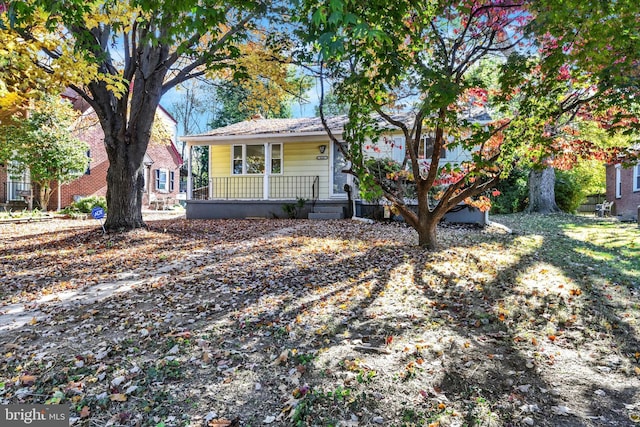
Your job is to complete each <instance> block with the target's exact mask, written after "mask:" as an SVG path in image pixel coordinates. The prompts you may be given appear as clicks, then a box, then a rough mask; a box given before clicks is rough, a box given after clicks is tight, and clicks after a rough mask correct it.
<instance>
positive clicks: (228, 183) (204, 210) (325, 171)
mask: <svg viewBox="0 0 640 427" xmlns="http://www.w3.org/2000/svg"><path fill="white" fill-rule="evenodd" d="M345 121H346V118H345V117H337V118H331V119H329V125H330V127H331V128H332V129H334V130H335V131H336V133H337V134H338V135H340V134H341V133H342V127H343V125H344V123H345ZM181 139H182V140H183V141H184V142H185V143H186V144H187V153H189V154H188V156H187V158H188V167H189V173H188V177H189V178H190V177H191V176H192V174H191V169H190V168H191V152H192V150H191V147H193V146H198V145H200V146H202V145H206V146H209V182H208V185H207V186H206V188H204V189H203V190H200V191H198V190H197V189H194V188H193V183H192V182H190V180H188V182H187V217H188V218H247V217H267V218H272V217H284V216H287V212H285V210H284V209H283V206H284V205H287V204H289V205H291V204H296V203H297V202H298V201H299V200H300V201H301V202H302V200H304V201H305V207H304V209H301V212H300V213H301V214H302V215H304V216H309V217H311V218H313V217H336V218H339V217H344V216H345V215H346V214H347V212H348V211H347V210H348V208H349V197H350V195H349V194H348V191H347V190H349V188H353V181H352V179H353V178H352V176H351V175H349V174H347V173H345V172H344V170H345V168H346V167H347V164H346V162H345V160H344V156H343V155H342V153H340V151H339V150H338V149H337V147H336V146H334V145H333V144H331V142H330V140H329V138H328V136H327V133H326V132H325V130H324V128H323V126H322V123H321V121H320V118H297V119H263V118H259V119H252V120H248V121H244V122H240V123H236V124H233V125H229V126H226V127H223V128H218V129H215V130H212V131H210V132H208V133H206V134H202V135H190V136H184V137H182V138H181ZM345 185H349V187H345ZM194 190H195V191H194ZM318 214H319V215H318Z"/></svg>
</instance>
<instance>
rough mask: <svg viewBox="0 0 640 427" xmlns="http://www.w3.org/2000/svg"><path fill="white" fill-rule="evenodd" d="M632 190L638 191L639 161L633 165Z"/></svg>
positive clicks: (639, 188) (639, 177) (639, 184)
mask: <svg viewBox="0 0 640 427" xmlns="http://www.w3.org/2000/svg"><path fill="white" fill-rule="evenodd" d="M633 191H640V163H638V164H637V165H635V166H634V167H633Z"/></svg>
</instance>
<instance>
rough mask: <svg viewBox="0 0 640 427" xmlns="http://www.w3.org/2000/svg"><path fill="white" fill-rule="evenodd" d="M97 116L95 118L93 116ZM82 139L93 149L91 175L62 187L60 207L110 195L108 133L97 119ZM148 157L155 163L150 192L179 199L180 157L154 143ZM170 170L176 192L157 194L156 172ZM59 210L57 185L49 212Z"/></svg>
mask: <svg viewBox="0 0 640 427" xmlns="http://www.w3.org/2000/svg"><path fill="white" fill-rule="evenodd" d="M93 117H95V116H93ZM78 138H80V139H82V140H84V141H86V142H87V143H88V144H89V147H90V154H91V162H90V173H89V174H88V175H82V176H81V177H80V178H78V179H76V180H74V181H72V182H70V183H68V184H63V185H61V186H60V190H61V191H60V208H64V207H66V206H68V205H70V204H71V203H72V202H73V199H74V196H81V197H89V196H106V194H107V169H108V168H109V159H108V157H107V151H106V150H105V148H104V142H103V141H104V133H103V132H102V128H101V127H100V125H99V124H98V122H97V120H96V119H91V118H90V117H89V118H88V119H87V125H86V126H84V128H83V130H82V131H81V132H79V134H78ZM147 155H148V156H149V157H150V158H151V160H153V164H152V165H151V177H150V178H151V179H150V182H149V183H148V186H147V188H148V189H149V191H150V192H152V193H156V194H157V196H158V197H159V198H160V197H170V198H173V199H175V198H176V197H177V195H178V193H179V191H180V185H179V179H180V178H179V175H180V173H179V169H180V165H181V164H182V160H181V159H180V156H179V154H178V153H177V151H176V150H175V148H174V147H173V146H172V144H171V143H170V142H167V143H165V144H161V143H157V142H151V143H150V144H149V147H148V148H147ZM159 168H162V169H167V170H169V171H173V172H174V176H175V181H174V190H173V191H172V192H163V193H158V192H156V191H155V173H154V170H155V169H159ZM148 203H149V202H148V194H147V193H145V195H144V197H143V206H146V205H148ZM57 209H58V191H57V186H56V188H55V189H54V194H53V195H52V196H51V200H50V201H49V210H57Z"/></svg>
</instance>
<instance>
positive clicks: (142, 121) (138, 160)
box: [102, 52, 164, 231]
mask: <svg viewBox="0 0 640 427" xmlns="http://www.w3.org/2000/svg"><path fill="white" fill-rule="evenodd" d="M156 54H158V55H159V53H158V52H156ZM163 80H164V71H163V70H160V71H156V72H152V73H150V74H148V75H147V74H144V73H142V72H141V71H139V72H136V75H135V78H134V84H133V85H132V87H131V89H130V98H129V99H130V102H128V103H127V102H126V97H123V99H124V100H118V101H117V102H112V101H113V100H112V98H111V97H110V96H109V97H108V98H107V97H104V98H103V99H106V100H108V101H109V103H108V104H107V105H103V108H104V110H103V111H107V112H108V113H107V114H105V115H104V116H105V120H102V128H103V130H104V131H105V147H106V149H107V155H108V157H109V169H108V171H107V208H108V213H107V220H106V221H105V224H104V227H105V229H107V230H109V231H123V230H132V229H135V228H139V227H144V226H145V223H144V221H143V220H142V196H143V194H144V187H145V183H144V166H143V164H142V161H143V159H144V154H145V153H146V151H147V147H148V145H149V140H150V139H151V128H152V126H153V120H154V118H155V113H156V109H157V108H158V104H159V103H160V97H161V93H162V82H163ZM114 107H115V108H114Z"/></svg>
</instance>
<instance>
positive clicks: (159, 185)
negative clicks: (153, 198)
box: [156, 169, 169, 193]
mask: <svg viewBox="0 0 640 427" xmlns="http://www.w3.org/2000/svg"><path fill="white" fill-rule="evenodd" d="M156 191H159V192H164V193H168V192H169V171H168V170H167V169H156Z"/></svg>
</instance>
